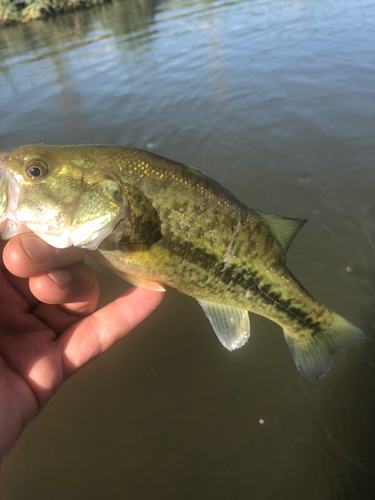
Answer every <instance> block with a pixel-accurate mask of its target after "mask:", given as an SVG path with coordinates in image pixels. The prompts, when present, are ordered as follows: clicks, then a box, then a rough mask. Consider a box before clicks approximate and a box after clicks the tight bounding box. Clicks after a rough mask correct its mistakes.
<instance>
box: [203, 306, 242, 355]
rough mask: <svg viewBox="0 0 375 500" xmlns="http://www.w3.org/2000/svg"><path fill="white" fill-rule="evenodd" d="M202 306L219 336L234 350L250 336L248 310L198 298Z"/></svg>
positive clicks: (225, 345)
mask: <svg viewBox="0 0 375 500" xmlns="http://www.w3.org/2000/svg"><path fill="white" fill-rule="evenodd" d="M197 300H198V302H199V304H200V305H201V306H202V308H203V311H204V312H205V314H206V316H207V318H208V319H209V320H210V323H211V326H212V328H213V329H214V332H215V333H216V335H217V338H218V339H219V340H220V342H221V343H222V344H223V346H224V347H225V348H226V349H228V351H233V350H234V349H239V348H240V347H242V346H243V345H244V344H245V343H246V341H247V340H248V338H249V337H250V320H249V315H248V313H247V311H245V310H244V309H238V308H236V307H230V306H225V305H223V304H217V303H215V302H208V301H206V300H199V299H197Z"/></svg>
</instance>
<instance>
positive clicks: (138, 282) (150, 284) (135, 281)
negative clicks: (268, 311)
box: [112, 269, 165, 292]
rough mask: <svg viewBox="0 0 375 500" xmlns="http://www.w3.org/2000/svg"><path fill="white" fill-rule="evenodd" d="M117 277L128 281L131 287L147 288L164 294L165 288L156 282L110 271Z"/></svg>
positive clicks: (115, 270) (114, 270)
mask: <svg viewBox="0 0 375 500" xmlns="http://www.w3.org/2000/svg"><path fill="white" fill-rule="evenodd" d="M112 271H113V272H114V273H116V274H117V276H120V278H122V279H123V280H125V281H128V282H129V283H131V284H132V285H135V286H140V287H143V288H147V289H148V290H155V291H156V292H165V288H164V287H163V285H162V284H161V283H159V282H158V281H152V280H147V279H145V278H138V277H137V276H132V275H130V274H127V273H123V272H122V271H118V270H117V269H112Z"/></svg>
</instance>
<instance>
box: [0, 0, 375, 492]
mask: <svg viewBox="0 0 375 500" xmlns="http://www.w3.org/2000/svg"><path fill="white" fill-rule="evenodd" d="M374 21H375V10H374V4H373V2H370V1H366V0H358V1H357V2H351V1H345V0H341V1H340V0H337V1H330V2H327V1H319V0H310V1H308V0H306V1H302V0H301V1H298V0H293V1H287V0H274V1H272V2H271V1H263V2H262V1H260V0H254V1H244V2H223V1H212V2H211V1H205V2H204V1H198V0H185V1H184V0H181V1H175V2H166V1H165V2H152V1H146V0H144V1H141V0H138V1H136V0H128V1H122V2H118V1H116V2H114V3H113V4H108V5H105V6H102V7H98V8H95V9H91V10H87V11H84V12H76V13H70V14H66V15H63V16H59V17H56V18H52V19H48V20H46V21H37V22H33V23H30V24H26V25H20V26H15V27H11V28H7V29H2V30H1V31H0V117H1V119H0V149H2V150H9V149H10V148H12V147H14V146H17V145H21V144H27V143H32V142H54V143H119V144H125V145H131V146H136V147H141V148H148V149H150V150H151V151H153V152H156V153H158V154H161V155H164V156H167V157H169V158H172V159H176V160H179V161H182V162H185V163H188V164H191V165H194V166H195V167H197V168H200V169H202V170H203V171H205V172H206V173H207V174H209V175H210V176H212V177H214V178H215V179H217V180H218V181H219V182H220V183H222V184H223V185H224V186H226V187H227V188H228V189H230V190H231V191H232V192H234V193H235V194H236V195H237V196H238V197H239V198H240V199H241V200H243V201H244V202H246V203H247V204H248V205H249V206H251V207H253V208H259V209H261V210H264V211H267V212H272V213H278V214H282V215H286V216H291V217H293V216H294V217H305V218H308V219H309V223H308V224H307V225H306V226H305V227H304V229H303V230H302V231H301V234H299V236H298V238H297V239H296V241H295V242H294V243H293V245H292V247H291V249H290V250H289V253H288V262H289V266H290V268H291V269H292V271H293V273H294V274H296V275H297V277H298V278H299V279H300V281H301V282H302V283H303V284H304V285H305V286H306V287H307V289H308V290H309V291H310V292H311V293H312V294H313V295H314V296H315V297H316V298H318V299H319V300H320V301H322V302H323V303H325V304H327V305H329V306H330V307H332V308H333V309H335V310H336V311H337V312H339V313H341V314H343V315H345V316H346V317H347V318H348V319H349V320H351V321H352V322H353V323H355V324H357V325H358V326H361V327H362V328H364V329H365V330H366V331H368V332H369V333H370V334H373V332H374V323H375V321H374V320H375V318H374V306H373V304H374V296H375V286H374V278H375V267H374V255H375V237H374V229H375V228H374V226H375V224H374V220H375V218H374V215H375V213H374V212H375V210H374V181H375V173H374V157H375V142H374V136H375V121H374V115H375V99H374V97H375V95H374V94H375V58H374V45H373V40H374V35H375V29H374V26H375V23H374ZM95 269H96V271H97V273H98V276H99V278H100V280H101V284H102V291H103V293H102V304H104V303H106V302H108V301H109V300H111V299H112V298H114V297H116V296H118V295H119V294H120V293H122V291H123V290H124V289H125V288H126V286H127V285H125V284H124V282H123V281H121V280H120V279H119V278H117V277H115V276H113V275H112V274H109V273H108V272H107V271H106V270H103V269H102V268H99V267H98V266H95ZM251 325H252V335H251V338H250V340H249V343H248V344H247V345H246V346H245V347H244V348H243V349H241V350H239V351H237V352H234V353H228V352H226V351H225V350H224V349H223V348H222V347H221V345H220V344H219V343H218V342H217V340H216V338H215V336H214V334H213V333H212V331H211V330H210V327H209V324H208V322H207V320H206V318H205V317H204V315H203V313H202V311H201V309H200V307H199V305H198V304H197V303H196V302H195V301H194V300H193V299H190V298H188V297H186V296H182V295H179V294H177V293H174V292H172V291H168V293H167V296H166V300H165V302H164V303H163V305H162V306H161V307H160V308H159V309H158V311H157V312H156V313H155V314H154V315H153V316H152V317H151V318H149V319H148V320H147V321H146V322H145V323H144V324H143V325H142V326H141V327H140V328H139V329H138V331H137V332H136V333H135V334H134V335H131V336H129V337H127V338H126V339H125V340H124V341H122V342H121V343H120V344H118V345H117V346H116V347H114V348H112V349H111V350H110V351H109V352H107V353H106V354H105V355H104V356H102V357H101V358H100V359H98V360H97V361H96V362H95V363H94V364H92V365H90V366H88V367H86V368H85V369H84V370H82V371H81V372H80V373H79V374H77V375H76V376H74V377H73V378H72V379H71V380H69V381H68V382H67V383H66V384H65V385H64V387H63V388H62V389H61V391H60V392H59V394H58V395H57V396H55V398H54V399H53V400H52V401H51V402H50V403H49V405H48V406H47V408H46V409H45V410H44V411H43V414H41V415H40V417H38V419H37V420H36V421H35V422H34V423H33V424H32V425H31V426H30V427H29V428H28V429H27V430H26V432H25V433H24V435H23V436H22V438H21V440H20V441H19V443H18V444H17V446H16V448H15V450H14V451H13V453H12V454H11V456H10V457H9V459H8V461H7V462H6V463H5V465H4V466H3V468H2V471H1V483H0V484H1V485H0V498H1V499H4V500H18V499H20V500H24V499H25V498H27V499H28V500H29V499H38V500H39V499H49V498H53V499H57V500H58V499H66V498H71V499H81V498H88V497H90V498H92V499H102V498H127V499H136V498H168V499H169V498H171V499H175V498H178V499H189V500H190V499H194V500H195V499H205V500H207V499H220V500H221V499H244V498H251V499H252V500H270V499H272V500H283V499H285V498H288V499H293V500H294V499H298V500H299V499H300V498H304V499H308V500H315V499H319V500H325V499H330V500H331V499H340V500H341V499H344V500H346V499H352V498H361V499H370V498H372V493H373V490H374V479H373V478H374V472H375V471H374V463H375V453H374V449H375V433H374V425H373V421H374V410H375V408H374V397H373V387H374V382H375V376H374V363H373V359H374V347H373V343H371V342H369V343H367V345H361V346H356V347H354V348H352V349H350V350H346V351H343V352H342V353H340V354H339V355H338V356H336V359H335V362H334V364H333V367H332V369H331V371H330V372H329V374H328V375H327V377H326V378H325V379H323V380H322V381H320V382H319V383H316V384H312V383H310V382H308V381H306V380H305V379H303V378H302V377H301V376H300V375H299V374H298V372H297V370H296V368H295V366H294V363H293V361H292V358H291V356H290V353H289V352H288V349H287V347H286V345H285V342H284V339H283V336H282V332H281V330H280V328H279V327H277V326H276V325H275V324H273V323H271V322H269V321H267V320H265V319H262V318H259V317H257V316H252V317H251Z"/></svg>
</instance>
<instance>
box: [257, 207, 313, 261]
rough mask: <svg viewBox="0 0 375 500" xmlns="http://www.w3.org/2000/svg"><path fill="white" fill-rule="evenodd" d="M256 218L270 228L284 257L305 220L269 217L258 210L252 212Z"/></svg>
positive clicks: (278, 216)
mask: <svg viewBox="0 0 375 500" xmlns="http://www.w3.org/2000/svg"><path fill="white" fill-rule="evenodd" d="M254 212H255V213H256V214H257V216H258V217H259V218H260V220H261V221H263V222H264V223H265V224H267V226H268V227H269V228H270V230H271V232H272V234H273V235H274V237H275V238H276V239H277V241H278V243H279V245H280V246H281V248H282V250H283V252H284V255H285V254H286V252H287V251H288V248H289V247H290V244H291V243H292V241H293V240H294V238H295V237H296V235H297V233H298V231H299V230H300V229H301V227H302V226H303V225H304V224H306V222H307V219H290V218H289V217H282V216H280V215H271V214H266V213H264V212H260V211H259V210H254Z"/></svg>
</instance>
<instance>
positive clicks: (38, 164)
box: [26, 160, 48, 179]
mask: <svg viewBox="0 0 375 500" xmlns="http://www.w3.org/2000/svg"><path fill="white" fill-rule="evenodd" d="M47 172H48V165H47V163H45V162H43V161H41V160H30V161H29V162H28V163H27V165H26V175H27V176H28V177H30V179H39V178H40V177H43V176H44V175H46V173H47Z"/></svg>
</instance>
